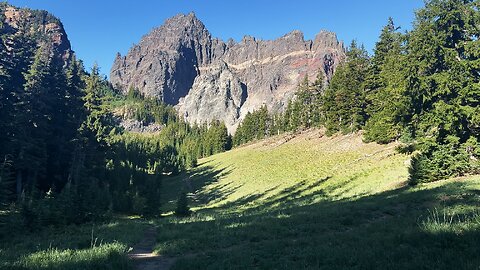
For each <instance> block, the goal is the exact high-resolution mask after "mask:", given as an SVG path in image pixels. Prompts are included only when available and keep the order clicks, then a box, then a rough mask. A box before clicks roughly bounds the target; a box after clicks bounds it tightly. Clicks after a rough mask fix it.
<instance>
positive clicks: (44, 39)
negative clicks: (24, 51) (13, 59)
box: [0, 3, 73, 64]
mask: <svg viewBox="0 0 480 270" xmlns="http://www.w3.org/2000/svg"><path fill="white" fill-rule="evenodd" d="M0 35H2V36H7V35H8V38H6V39H5V40H4V41H3V43H4V46H5V49H6V50H7V51H8V52H13V51H14V48H15V47H18V46H23V45H24V44H21V43H22V42H25V41H24V39H25V38H27V39H29V40H31V41H32V42H33V43H34V44H36V46H41V45H42V44H48V46H49V47H51V49H52V52H53V54H54V55H55V56H56V57H57V58H59V59H60V60H63V61H64V63H65V64H66V63H67V61H68V60H69V59H70V58H71V56H72V55H73V51H72V49H71V45H70V41H69V40H68V37H67V33H66V32H65V29H64V28H63V24H62V23H61V21H60V20H59V19H58V18H56V17H55V16H53V15H52V14H50V13H48V12H47V11H44V10H31V9H28V8H18V7H14V6H11V5H8V4H6V3H0ZM29 49H31V50H33V49H35V47H32V48H29Z"/></svg>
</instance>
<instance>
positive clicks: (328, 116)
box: [323, 41, 369, 134]
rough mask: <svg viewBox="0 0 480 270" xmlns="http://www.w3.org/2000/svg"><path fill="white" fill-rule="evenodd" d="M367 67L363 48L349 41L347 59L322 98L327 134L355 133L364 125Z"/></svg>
mask: <svg viewBox="0 0 480 270" xmlns="http://www.w3.org/2000/svg"><path fill="white" fill-rule="evenodd" d="M368 66H369V57H368V54H367V52H366V51H365V49H364V47H363V46H361V47H358V46H357V43H356V42H355V41H352V43H351V45H350V48H349V50H348V52H347V60H346V62H345V63H343V64H342V65H341V66H340V67H338V68H337V71H336V72H335V74H334V76H333V77H332V80H331V82H330V85H329V86H328V88H327V89H326V90H325V94H324V97H323V106H324V108H323V109H324V114H325V126H326V128H327V130H328V133H330V134H332V133H335V132H337V131H341V132H343V133H349V132H354V131H357V130H359V129H361V128H362V127H363V125H364V124H365V120H366V111H365V107H366V101H365V89H364V81H365V77H366V75H367V71H368Z"/></svg>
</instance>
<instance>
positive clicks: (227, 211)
mask: <svg viewBox="0 0 480 270" xmlns="http://www.w3.org/2000/svg"><path fill="white" fill-rule="evenodd" d="M323 134H324V132H323V131H322V130H310V131H307V132H304V133H301V134H298V135H296V136H293V135H282V136H277V137H273V138H269V139H266V140H264V141H260V142H256V143H252V144H249V145H246V146H244V147H241V148H237V149H234V150H232V151H229V152H226V153H222V154H218V155H214V156H211V157H209V158H206V159H203V160H200V164H199V166H197V167H196V168H195V169H193V170H191V171H189V172H187V173H184V174H182V175H178V176H175V177H164V178H163V185H162V192H163V194H162V198H161V199H162V201H163V206H162V207H163V209H164V213H165V214H164V216H163V217H162V218H158V219H155V220H151V221H145V220H142V219H139V218H136V219H131V218H126V217H125V218H119V217H117V218H114V219H113V220H112V221H111V222H108V223H98V224H84V225H78V226H76V225H72V226H68V227H62V228H53V227H52V228H47V229H44V230H41V231H37V232H31V233H28V234H26V235H23V236H18V235H16V236H12V237H10V236H9V235H8V234H6V235H4V238H3V239H4V241H2V243H0V269H59V270H60V269H66V270H71V269H133V268H134V264H133V262H131V261H129V259H128V257H127V256H126V253H127V252H128V251H129V250H130V249H131V247H132V246H134V245H135V243H137V242H139V241H140V240H141V239H142V237H143V235H144V234H143V233H144V231H145V230H146V229H147V228H148V227H149V226H152V225H155V226H156V227H157V236H156V237H157V239H156V245H155V247H154V251H155V252H156V253H158V254H161V255H162V256H166V257H171V258H173V261H174V264H173V269H478V268H479V266H480V248H479V247H480V245H479V244H478V243H480V233H479V232H480V211H479V210H478V206H479V205H480V176H468V177H463V178H457V179H449V180H444V181H440V182H436V183H431V184H423V185H418V186H416V187H410V186H408V185H407V178H408V165H409V159H410V157H409V156H408V155H405V154H399V153H397V152H396V151H395V148H396V147H397V144H395V143H392V144H389V145H378V144H375V143H370V144H365V143H363V142H362V135H361V134H353V135H346V136H340V135H338V136H333V137H326V136H324V135H323ZM182 191H186V192H188V198H189V201H190V206H191V208H192V210H193V214H192V216H191V217H187V218H177V217H175V216H174V215H172V213H173V211H174V209H175V203H176V200H177V198H178V195H179V194H180V193H181V192H182ZM12 229H14V228H12ZM12 235H14V234H12Z"/></svg>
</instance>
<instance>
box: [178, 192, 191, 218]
mask: <svg viewBox="0 0 480 270" xmlns="http://www.w3.org/2000/svg"><path fill="white" fill-rule="evenodd" d="M191 213H192V212H191V210H190V207H189V206H188V198H187V193H186V192H182V193H180V196H179V197H178V200H177V207H176V208H175V215H177V216H179V217H186V216H190V214H191Z"/></svg>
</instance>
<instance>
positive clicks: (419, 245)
mask: <svg viewBox="0 0 480 270" xmlns="http://www.w3.org/2000/svg"><path fill="white" fill-rule="evenodd" d="M307 188H308V186H302V185H299V186H297V187H295V188H292V189H289V190H285V191H284V192H283V194H279V196H278V197H272V198H270V199H268V198H267V199H266V200H267V203H266V204H265V205H266V206H265V207H261V206H259V207H257V208H255V209H253V210H252V211H248V212H244V213H242V214H241V215H218V216H216V218H215V219H214V220H205V219H202V218H201V216H199V217H197V218H191V219H190V220H188V221H184V222H177V221H178V220H171V221H170V222H168V221H166V222H165V223H161V225H160V226H162V227H163V229H165V232H168V234H171V235H174V236H175V237H173V238H172V237H169V236H168V235H167V233H165V234H162V235H160V236H159V245H158V250H159V251H160V252H162V253H165V254H171V255H174V254H177V255H178V254H180V256H181V255H185V254H190V255H189V256H187V257H185V258H183V259H180V260H178V261H177V264H176V265H175V267H174V268H175V269H191V268H192V267H194V268H198V269H251V268H257V269H299V268H302V269H318V268H321V269H478V267H479V266H480V219H478V220H473V219H472V220H470V221H468V222H469V224H467V225H465V224H462V222H461V220H462V218H459V221H458V222H457V223H448V222H446V221H448V218H447V219H445V220H442V219H439V220H437V221H435V220H434V219H432V214H431V213H432V209H448V208H449V207H456V208H458V209H457V210H456V213H457V215H458V216H459V217H462V216H468V215H472V211H473V210H472V209H476V208H478V207H479V206H480V198H479V196H478V193H479V191H478V190H477V189H475V188H472V187H469V186H466V185H463V184H462V183H461V182H453V183H450V184H445V185H443V186H441V187H437V188H431V189H423V190H422V189H411V188H408V187H404V188H400V189H397V190H392V191H387V192H383V193H380V194H375V195H369V196H365V197H361V198H356V199H354V200H351V199H349V200H347V199H345V200H338V201H331V200H328V199H326V197H323V194H322V193H321V192H317V193H312V194H308V195H300V194H302V191H301V190H302V189H307ZM309 202H313V203H309ZM430 223H432V224H430ZM436 223H439V224H436ZM442 226H443V227H442ZM191 254H195V255H194V256H192V255H191Z"/></svg>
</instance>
